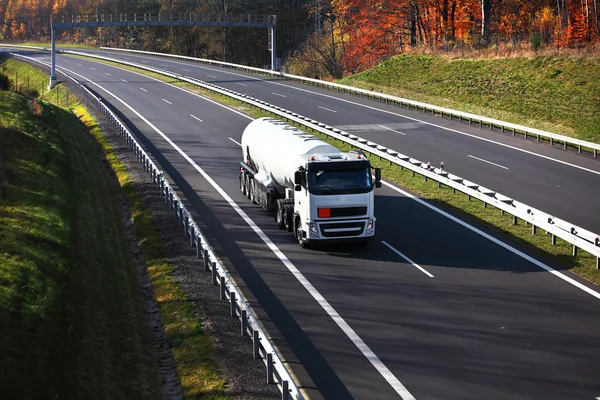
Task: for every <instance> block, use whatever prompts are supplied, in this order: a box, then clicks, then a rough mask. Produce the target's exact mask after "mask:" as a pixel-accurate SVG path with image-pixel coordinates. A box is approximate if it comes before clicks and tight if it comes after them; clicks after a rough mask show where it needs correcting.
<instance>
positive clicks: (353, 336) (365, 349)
mask: <svg viewBox="0 0 600 400" xmlns="http://www.w3.org/2000/svg"><path fill="white" fill-rule="evenodd" d="M63 69H64V70H65V71H67V72H69V73H71V74H73V75H77V76H79V77H81V78H83V79H87V78H86V77H84V76H82V75H80V74H78V73H76V72H74V71H70V70H68V69H66V68H63ZM87 80H89V79H87ZM89 83H91V84H93V85H95V86H97V87H99V88H100V89H102V90H104V91H105V92H106V93H108V95H109V96H112V97H113V98H114V99H115V100H116V101H119V102H120V103H122V104H123V105H124V106H125V107H127V108H128V109H130V110H131V111H132V112H133V113H134V114H136V115H137V116H138V117H139V118H140V119H141V120H142V121H144V122H145V123H146V124H147V125H148V126H149V127H150V128H152V129H153V130H154V131H155V132H156V133H158V134H159V135H160V136H161V137H162V138H163V139H165V141H166V142H167V143H169V144H170V145H171V147H173V148H174V149H175V150H176V151H177V152H178V153H179V154H181V156H182V157H183V158H185V159H186V160H187V162H189V163H190V164H191V165H192V166H193V167H194V169H196V171H198V172H199V173H200V174H201V175H202V176H203V177H204V179H206V180H207V181H208V183H209V184H210V185H211V186H212V187H213V188H214V189H215V190H216V191H217V192H218V193H219V194H220V195H221V196H222V197H223V198H224V199H225V201H227V203H228V204H229V205H230V206H231V207H232V208H233V209H234V210H235V211H236V212H237V213H238V215H239V216H240V217H241V218H242V219H243V220H244V221H245V222H246V223H247V224H248V225H249V226H250V228H252V230H253V231H254V232H255V233H256V234H257V235H258V236H259V237H260V238H261V240H262V241H263V242H264V243H265V244H266V245H267V247H269V249H270V250H271V251H272V252H273V253H274V254H275V255H276V256H277V258H279V260H280V261H281V262H282V263H283V264H284V265H285V266H286V268H287V269H288V270H289V271H290V272H291V273H292V275H294V277H295V278H296V279H297V280H298V282H300V283H301V284H302V286H303V287H304V288H305V289H306V291H307V292H308V293H310V295H311V296H312V297H313V298H314V299H315V301H317V303H318V304H319V305H320V306H321V307H322V308H323V310H325V312H326V313H327V315H329V317H330V318H331V319H332V320H333V321H334V322H335V323H336V324H337V325H338V326H339V327H340V329H341V330H342V331H343V332H344V334H346V336H348V338H349V339H350V340H351V341H352V343H354V345H355V346H356V347H357V348H358V350H359V351H360V352H361V353H362V354H363V356H365V358H366V359H367V360H368V361H369V362H370V363H371V365H373V367H375V369H376V370H377V371H378V372H379V373H380V374H381V376H382V377H383V378H384V379H385V380H386V381H387V382H388V383H389V384H390V386H391V387H392V388H393V389H394V390H395V391H396V393H398V395H400V397H401V398H402V399H403V400H416V399H415V398H414V396H413V395H412V394H411V393H410V392H409V391H408V389H406V387H405V386H404V385H403V384H402V382H400V381H399V380H398V378H396V376H395V375H394V374H393V373H392V371H390V370H389V369H388V367H387V366H386V365H385V364H384V363H383V362H382V361H381V360H380V359H379V357H377V355H376V354H375V353H374V352H373V350H371V349H370V348H369V346H367V344H366V343H365V342H364V341H363V340H362V339H361V337H360V336H358V334H357V333H356V332H355V331H354V329H352V328H351V327H350V325H348V323H347V322H346V321H345V320H344V319H343V318H342V316H341V315H340V314H339V313H338V312H337V311H336V310H335V309H334V308H333V307H332V306H331V304H329V302H328V301H327V300H326V299H325V298H324V297H323V295H321V293H319V291H318V290H317V289H316V288H315V287H314V286H313V285H312V283H310V281H309V280H308V279H306V277H305V276H304V275H303V274H302V272H300V271H299V270H298V268H296V266H295V265H294V264H293V263H292V262H291V261H290V260H289V259H288V258H287V256H286V255H285V254H284V253H283V252H282V251H281V250H280V249H279V247H277V245H275V243H273V241H272V240H271V239H270V238H269V237H268V236H267V235H266V234H265V233H264V232H263V231H262V230H261V229H260V228H259V227H258V225H257V224H256V223H255V222H254V221H253V220H252V219H251V218H250V217H249V216H248V214H246V213H245V212H244V210H242V209H241V207H240V206H239V205H237V203H235V202H234V201H233V199H232V198H231V197H229V195H228V194H227V193H226V192H225V191H224V190H223V189H222V188H221V187H220V186H219V185H218V184H217V183H216V182H215V181H214V180H213V179H212V178H211V177H210V176H209V175H208V174H207V173H206V172H205V171H204V170H203V169H202V168H200V166H199V165H198V164H196V162H195V161H194V160H192V159H191V158H190V157H189V156H188V155H187V154H186V153H185V152H184V151H183V150H181V148H180V147H179V146H177V145H176V144H175V143H174V142H173V141H172V140H171V139H170V138H169V137H168V136H167V135H165V134H164V133H163V132H162V131H160V130H159V129H158V128H157V127H156V126H154V124H152V123H151V122H150V121H149V120H148V119H146V118H145V117H144V116H143V115H142V114H140V113H139V112H138V111H137V110H135V109H134V108H133V107H132V106H130V105H129V104H128V103H126V102H125V101H124V100H122V99H120V98H119V97H118V96H116V95H115V94H114V93H112V92H110V91H109V90H107V89H106V88H104V87H103V86H101V85H99V84H98V83H96V82H93V81H91V80H90V82H89ZM169 86H174V85H169ZM174 87H176V86H174ZM186 92H187V91H186ZM187 93H189V92H187ZM190 94H192V93H190ZM198 97H200V96H198ZM208 101H210V102H213V101H211V100H208ZM214 103H216V102H214ZM231 111H234V112H236V111H235V110H231Z"/></svg>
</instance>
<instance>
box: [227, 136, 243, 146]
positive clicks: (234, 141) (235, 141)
mask: <svg viewBox="0 0 600 400" xmlns="http://www.w3.org/2000/svg"><path fill="white" fill-rule="evenodd" d="M229 140H231V141H232V142H233V143H235V144H237V145H238V146H240V147H242V144H241V143H240V142H238V141H237V140H234V139H232V138H229Z"/></svg>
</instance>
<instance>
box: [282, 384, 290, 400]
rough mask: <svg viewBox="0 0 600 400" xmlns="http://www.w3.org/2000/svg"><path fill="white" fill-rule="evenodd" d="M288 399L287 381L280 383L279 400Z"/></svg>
mask: <svg viewBox="0 0 600 400" xmlns="http://www.w3.org/2000/svg"><path fill="white" fill-rule="evenodd" d="M289 398H290V388H289V384H288V381H283V382H281V400H288V399H289Z"/></svg>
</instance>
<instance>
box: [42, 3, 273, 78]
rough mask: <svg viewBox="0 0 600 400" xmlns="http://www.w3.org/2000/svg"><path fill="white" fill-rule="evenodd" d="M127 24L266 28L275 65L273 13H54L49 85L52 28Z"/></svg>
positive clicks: (54, 50) (52, 69)
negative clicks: (55, 14)
mask: <svg viewBox="0 0 600 400" xmlns="http://www.w3.org/2000/svg"><path fill="white" fill-rule="evenodd" d="M112 26H117V27H119V26H120V27H129V26H214V27H242V28H269V51H270V52H271V69H272V70H275V68H276V65H275V63H276V57H275V29H276V26H277V18H276V16H275V15H252V14H246V15H232V14H197V13H134V14H84V15H58V16H53V17H52V21H51V27H50V28H51V48H52V51H51V58H52V68H51V75H50V88H53V87H54V86H55V85H56V82H57V79H56V30H57V29H69V28H100V27H112Z"/></svg>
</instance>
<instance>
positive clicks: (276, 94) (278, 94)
mask: <svg viewBox="0 0 600 400" xmlns="http://www.w3.org/2000/svg"><path fill="white" fill-rule="evenodd" d="M273 94H274V95H275V96H279V97H287V96H286V95H285V94H280V93H275V92H273Z"/></svg>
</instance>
